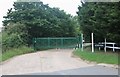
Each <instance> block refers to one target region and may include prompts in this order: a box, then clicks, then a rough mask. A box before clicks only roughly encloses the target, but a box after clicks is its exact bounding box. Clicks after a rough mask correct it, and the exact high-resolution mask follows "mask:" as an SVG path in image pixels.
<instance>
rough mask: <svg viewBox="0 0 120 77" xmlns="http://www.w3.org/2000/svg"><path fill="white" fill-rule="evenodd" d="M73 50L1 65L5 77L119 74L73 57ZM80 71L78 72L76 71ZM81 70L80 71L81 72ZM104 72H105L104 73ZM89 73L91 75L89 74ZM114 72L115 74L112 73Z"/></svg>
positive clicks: (28, 56) (44, 53)
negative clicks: (8, 76) (18, 76)
mask: <svg viewBox="0 0 120 77" xmlns="http://www.w3.org/2000/svg"><path fill="white" fill-rule="evenodd" d="M72 52H73V49H51V50H46V51H40V52H36V53H31V54H25V55H21V56H17V57H14V58H13V59H11V60H9V61H7V62H5V63H3V64H2V65H0V67H2V74H3V75H21V74H22V75H26V74H27V75H28V74H36V75H37V74H54V75H55V74H57V75H62V74H64V75H65V74H66V75H67V74H68V75H69V74H76V75H77V74H90V73H91V74H95V73H96V72H95V71H96V70H99V72H97V73H100V74H105V73H103V71H108V70H109V71H108V73H107V74H110V75H111V74H117V69H113V68H105V67H102V68H101V67H99V66H96V64H88V63H86V62H84V61H83V60H81V59H79V58H76V57H72ZM76 69H78V70H76ZM79 69H80V70H79ZM105 69H106V70H105ZM102 70H103V71H102ZM88 72H89V73H88ZM112 72H113V73H112Z"/></svg>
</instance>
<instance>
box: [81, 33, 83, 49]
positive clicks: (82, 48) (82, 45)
mask: <svg viewBox="0 0 120 77" xmlns="http://www.w3.org/2000/svg"><path fill="white" fill-rule="evenodd" d="M81 39H82V40H81V41H82V44H81V45H82V48H81V51H83V34H81Z"/></svg>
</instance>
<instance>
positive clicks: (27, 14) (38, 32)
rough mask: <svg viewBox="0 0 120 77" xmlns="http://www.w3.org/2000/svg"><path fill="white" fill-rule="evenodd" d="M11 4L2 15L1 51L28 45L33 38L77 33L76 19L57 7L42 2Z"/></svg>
mask: <svg viewBox="0 0 120 77" xmlns="http://www.w3.org/2000/svg"><path fill="white" fill-rule="evenodd" d="M18 1H19V0H18ZM13 6H14V8H11V9H9V10H8V12H7V16H4V18H5V20H4V21H3V23H4V26H5V30H4V31H3V51H5V50H7V49H10V48H16V47H19V46H21V45H28V46H30V45H31V44H32V39H33V38H38V37H71V36H76V35H77V32H78V30H77V31H76V29H77V28H78V24H76V22H77V21H76V20H75V19H74V17H72V16H71V15H69V14H66V13H65V12H64V11H63V10H59V8H51V7H49V6H48V5H47V4H46V5H45V4H43V2H15V3H14V5H13Z"/></svg>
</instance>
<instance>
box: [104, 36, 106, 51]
mask: <svg viewBox="0 0 120 77" xmlns="http://www.w3.org/2000/svg"><path fill="white" fill-rule="evenodd" d="M104 50H105V52H106V38H105V47H104Z"/></svg>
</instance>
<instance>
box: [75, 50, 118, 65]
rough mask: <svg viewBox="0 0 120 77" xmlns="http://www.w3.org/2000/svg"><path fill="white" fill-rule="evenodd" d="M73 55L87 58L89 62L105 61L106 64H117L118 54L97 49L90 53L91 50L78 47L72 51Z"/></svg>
mask: <svg viewBox="0 0 120 77" xmlns="http://www.w3.org/2000/svg"><path fill="white" fill-rule="evenodd" d="M73 53H74V55H76V56H78V57H80V58H82V59H83V60H87V61H90V62H96V63H106V64H118V54H117V53H112V52H106V53H105V52H101V51H97V52H94V53H92V52H91V51H88V50H84V51H81V50H80V49H78V50H76V51H74V52H73Z"/></svg>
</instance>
